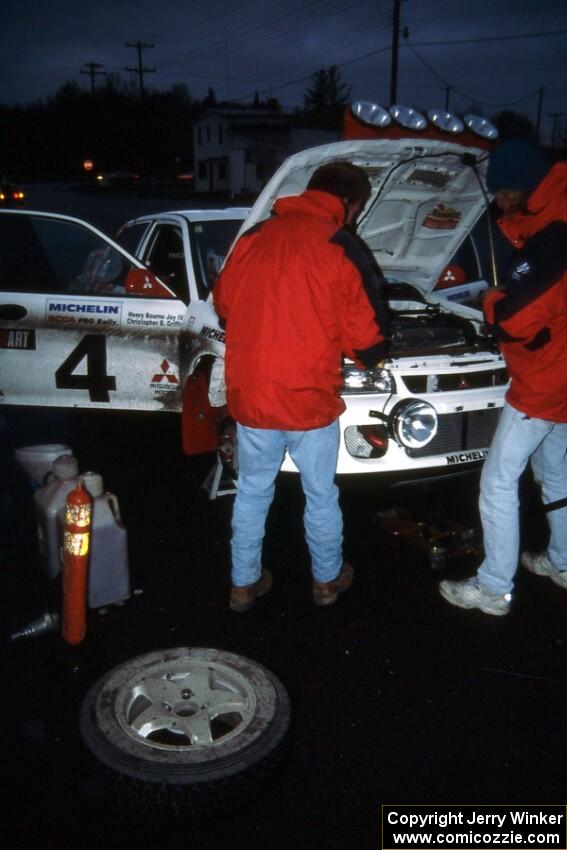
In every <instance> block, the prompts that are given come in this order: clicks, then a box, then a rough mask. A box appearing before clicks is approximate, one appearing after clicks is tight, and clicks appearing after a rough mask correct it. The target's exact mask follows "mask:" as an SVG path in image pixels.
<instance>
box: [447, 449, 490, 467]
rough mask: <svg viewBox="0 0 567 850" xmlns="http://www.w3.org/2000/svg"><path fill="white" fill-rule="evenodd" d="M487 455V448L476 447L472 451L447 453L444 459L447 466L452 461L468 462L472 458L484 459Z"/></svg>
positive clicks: (452, 462)
mask: <svg viewBox="0 0 567 850" xmlns="http://www.w3.org/2000/svg"><path fill="white" fill-rule="evenodd" d="M487 457H488V449H476V450H475V451H474V452H458V453H457V454H453V455H447V457H446V460H447V463H448V464H449V466H451V465H452V464H454V463H470V462H471V461H473V460H484V459H485V458H487Z"/></svg>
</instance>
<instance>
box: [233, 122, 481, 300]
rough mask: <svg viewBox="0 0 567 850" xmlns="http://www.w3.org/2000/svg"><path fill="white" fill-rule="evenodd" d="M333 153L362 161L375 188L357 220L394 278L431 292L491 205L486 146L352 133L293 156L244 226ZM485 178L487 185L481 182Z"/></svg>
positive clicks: (298, 187)
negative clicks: (361, 137) (363, 136)
mask: <svg viewBox="0 0 567 850" xmlns="http://www.w3.org/2000/svg"><path fill="white" fill-rule="evenodd" d="M335 159H346V160H348V161H350V162H352V163H354V164H355V165H359V166H360V167H361V168H364V170H365V171H366V173H367V174H368V177H369V178H370V181H371V184H372V195H371V197H370V200H369V201H368V204H367V205H366V207H365V209H364V211H363V213H362V214H361V216H360V218H359V222H358V233H359V235H360V236H361V237H362V238H363V239H364V240H365V242H366V243H367V244H368V246H369V247H370V249H371V250H372V252H373V253H374V256H375V257H376V260H377V262H378V264H379V265H380V267H381V269H382V271H383V272H384V275H385V276H386V278H387V279H388V280H389V281H403V282H407V283H412V284H414V285H415V286H417V287H418V288H419V289H420V290H421V291H422V292H423V293H424V294H427V293H429V292H431V291H432V290H433V289H434V287H435V285H436V284H437V282H438V280H439V276H440V274H441V272H442V271H443V270H444V269H445V267H446V266H447V265H448V264H449V262H450V260H451V258H452V257H453V255H454V253H455V251H456V249H457V248H458V247H459V245H460V243H461V242H462V241H463V240H464V239H465V237H466V235H467V234H468V233H469V232H470V230H471V229H472V227H473V226H474V224H475V223H476V221H477V220H478V219H479V218H480V216H481V215H482V213H483V211H484V209H485V207H486V199H485V194H484V191H485V190H484V175H485V172H486V166H487V162H488V154H487V151H486V150H481V149H479V148H476V147H464V146H463V145H462V144H456V143H455V142H454V141H451V140H450V139H448V140H447V141H446V142H445V141H438V140H435V139H426V138H411V139H407V138H404V139H379V140H374V139H370V140H353V141H345V142H335V143H332V144H328V145H321V146H320V147H316V148H310V149H309V150H306V151H301V152H300V153H297V154H295V155H294V156H291V157H289V159H287V160H286V161H285V162H284V163H283V164H282V165H281V166H280V168H279V169H278V170H277V171H276V173H275V174H274V176H273V177H272V178H271V180H270V181H269V182H268V184H267V185H266V187H265V188H264V189H263V191H262V192H261V194H260V195H259V197H258V199H257V200H256V203H255V204H254V206H253V207H252V210H251V213H250V215H249V217H248V218H247V219H246V222H245V223H244V225H243V227H242V232H244V231H246V230H248V229H249V228H250V227H252V226H253V225H254V224H256V223H257V222H259V221H262V220H264V219H266V218H268V217H269V215H270V211H271V209H272V206H273V203H274V201H275V200H276V198H279V197H282V196H285V195H297V194H300V193H301V192H303V191H304V189H305V187H306V185H307V183H308V181H309V178H310V177H311V174H312V173H313V171H315V169H316V168H318V167H319V166H321V165H324V164H325V163H327V162H331V161H332V160H335ZM481 183H482V185H481Z"/></svg>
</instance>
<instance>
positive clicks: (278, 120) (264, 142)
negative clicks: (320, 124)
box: [193, 107, 338, 197]
mask: <svg viewBox="0 0 567 850" xmlns="http://www.w3.org/2000/svg"><path fill="white" fill-rule="evenodd" d="M290 123H291V121H290V116H289V115H284V114H283V113H281V112H274V111H271V110H268V109H250V108H246V107H242V108H241V109H238V108H237V107H231V108H227V109H223V108H221V107H217V108H213V109H208V110H207V111H206V112H205V113H203V115H201V116H200V118H198V119H197V120H196V121H195V122H194V124H193V157H194V171H195V190H196V191H197V192H223V193H227V194H229V195H230V196H231V197H236V196H238V195H250V194H257V193H258V192H259V191H260V190H261V189H262V188H263V186H264V185H265V184H266V182H267V181H268V179H269V178H270V177H271V175H272V174H273V173H274V171H275V170H276V168H277V167H278V166H279V165H280V164H281V163H282V162H283V161H284V160H285V159H286V158H287V157H288V156H289V155H290V154H292V153H297V151H299V150H303V149H305V148H310V147H314V146H315V145H319V144H325V143H326V142H332V141H336V140H337V138H338V136H337V134H336V133H330V132H328V131H326V130H306V129H296V128H292V127H291V126H290Z"/></svg>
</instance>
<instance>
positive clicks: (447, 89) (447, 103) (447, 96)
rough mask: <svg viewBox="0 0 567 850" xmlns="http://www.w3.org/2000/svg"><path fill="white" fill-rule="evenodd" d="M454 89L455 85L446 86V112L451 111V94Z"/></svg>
mask: <svg viewBox="0 0 567 850" xmlns="http://www.w3.org/2000/svg"><path fill="white" fill-rule="evenodd" d="M452 89H453V86H445V112H448V111H449V96H450V94H451V91H452Z"/></svg>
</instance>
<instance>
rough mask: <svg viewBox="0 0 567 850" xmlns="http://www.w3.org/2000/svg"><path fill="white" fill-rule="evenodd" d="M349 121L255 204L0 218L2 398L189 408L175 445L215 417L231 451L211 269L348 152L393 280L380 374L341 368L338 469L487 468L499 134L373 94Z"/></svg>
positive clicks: (366, 227)
mask: <svg viewBox="0 0 567 850" xmlns="http://www.w3.org/2000/svg"><path fill="white" fill-rule="evenodd" d="M384 116H385V117H384ZM347 118H348V119H349V120H350V129H349V127H348V126H347V128H346V129H347V133H346V135H347V137H348V136H349V135H350V138H347V140H345V141H343V142H337V143H333V144H329V145H324V146H321V147H318V148H313V149H311V150H308V151H304V152H301V153H298V154H296V155H295V156H292V157H290V158H289V159H288V160H286V162H285V163H284V164H283V165H282V166H281V167H280V169H279V170H278V171H277V172H276V174H275V175H274V177H273V178H272V179H271V180H270V182H269V183H268V184H267V186H266V188H265V189H264V191H263V192H262V193H261V195H260V196H259V198H258V200H257V202H256V203H255V204H254V206H253V208H252V210H251V212H250V214H249V215H248V212H249V211H248V210H245V209H234V210H230V209H229V210H224V211H218V210H216V211H201V212H199V211H188V212H187V211H181V212H175V213H163V214H159V215H157V216H147V217H143V218H140V219H135V220H133V221H131V222H128V223H127V224H126V225H125V226H124V227H123V228H122V230H121V231H120V233H119V234H118V237H117V240H118V241H117V243H115V242H112V240H110V239H108V238H107V237H106V236H104V235H103V234H102V233H100V232H99V231H97V230H96V229H94V228H92V227H91V226H90V225H87V224H85V223H84V222H81V221H78V220H76V219H71V218H69V217H65V216H56V215H50V214H47V213H40V212H28V211H25V212H20V211H10V212H9V211H0V347H1V348H2V349H4V350H3V351H2V352H1V358H0V404H2V403H3V404H6V405H32V406H35V405H49V406H58V407H94V408H107V409H128V410H153V411H180V410H181V409H183V411H184V420H185V421H184V427H183V432H184V449H185V451H187V452H189V453H191V452H198V451H206V450H211V449H213V448H215V446H216V444H217V442H218V436H219V426H220V429H221V442H222V445H223V446H224V447H225V448H226V447H227V446H228V444H229V441H230V433H231V429H230V428H227V419H226V416H225V411H224V410H223V408H222V407H217V408H215V407H214V406H213V407H211V406H210V403H209V402H210V401H211V400H212V401H213V405H215V404H218V405H220V404H221V403H222V386H220V384H222V361H223V357H224V332H223V329H222V328H221V326H220V324H219V321H218V318H217V316H216V314H215V312H214V309H213V306H212V299H211V295H210V290H211V286H212V284H213V281H214V278H215V276H216V273H217V272H218V270H219V268H220V265H221V263H222V261H223V257H224V256H225V254H226V253H227V251H228V250H229V246H230V243H231V242H232V240H233V237H234V236H235V234H236V232H237V230H238V228H239V227H240V226H241V225H242V228H241V229H242V230H243V231H244V230H246V229H248V228H249V227H252V226H253V225H254V224H256V223H257V222H259V221H261V220H262V219H264V218H266V217H267V216H269V215H270V210H271V207H272V204H273V202H274V200H275V199H276V198H277V197H279V196H281V195H287V194H294V193H298V192H301V191H302V190H303V189H304V188H305V186H306V184H307V182H308V180H309V177H310V175H311V174H312V172H313V171H314V170H315V169H316V168H317V167H318V166H320V165H321V164H323V163H325V162H328V161H331V160H335V159H340V158H343V159H347V160H349V161H351V162H354V163H356V164H357V165H360V166H361V167H363V168H364V169H365V170H366V172H367V173H368V176H369V178H370V180H371V183H372V195H371V198H370V200H369V202H368V204H367V207H366V209H365V211H364V212H363V214H362V216H361V218H360V223H359V228H358V231H359V234H360V235H361V237H362V238H363V239H364V240H365V242H366V243H367V245H368V246H369V248H370V249H371V250H372V252H373V254H374V256H375V257H376V260H377V262H378V263H379V265H380V267H381V268H382V270H383V272H384V274H385V276H386V278H387V281H388V284H387V287H386V290H387V291H386V297H387V299H388V302H389V305H390V308H391V311H392V321H391V327H390V333H391V338H392V349H391V354H390V357H389V359H388V361H387V362H386V363H385V366H384V368H383V369H373V370H366V371H362V370H360V369H357V368H356V366H355V364H353V363H349V362H348V361H345V363H344V391H343V397H344V400H345V402H346V411H345V412H344V414H343V415H342V417H341V447H340V453H339V459H338V467H337V471H338V472H339V473H347V474H353V473H361V472H362V473H381V474H382V475H384V473H393V474H394V477H395V478H398V479H409V480H411V479H413V478H417V477H422V476H423V475H424V474H431V473H433V474H439V473H443V472H449V471H465V470H467V469H470V468H471V466H474V465H477V464H478V463H479V461H482V460H483V458H484V457H485V456H486V454H487V448H488V446H489V444H490V440H491V437H492V434H493V432H494V429H495V427H496V423H497V419H498V415H499V409H500V408H501V406H502V403H503V397H504V392H505V389H506V385H507V374H506V370H505V366H504V363H503V360H502V357H501V355H500V353H499V351H498V349H497V346H496V344H495V342H494V340H492V339H491V338H490V336H488V335H487V334H486V332H485V330H484V327H483V322H482V313H481V311H480V309H479V304H478V294H479V291H480V290H481V289H483V288H485V287H486V286H487V284H488V282H489V281H490V280H491V277H492V273H493V270H494V269H495V268H496V260H495V257H494V249H495V240H496V235H495V234H494V235H493V234H492V233H491V231H490V229H489V228H488V221H489V217H488V215H487V206H488V200H489V199H488V198H487V196H486V190H485V188H484V173H485V170H486V161H487V157H488V153H489V146H490V144H491V141H490V138H488V139H487V137H490V136H491V135H493V128H491V127H490V125H488V124H487V122H484V121H482V119H475V120H474V121H473V120H472V119H471V121H470V124H471V126H470V128H468V127H467V128H465V127H464V126H463V125H459V123H458V122H455V123H452V122H453V119H452V118H451V116H448V115H446V114H444V113H438V114H435V115H432V120H431V121H429V122H428V121H426V120H425V119H423V118H421V116H417V117H416V113H414V112H413V110H405V111H404V110H400V109H399V108H397V107H396V108H392V110H390V112H389V113H386V112H385V110H381V109H380V108H379V107H374V106H373V105H371V104H367V103H364V104H357V105H355V106H354V107H353V108H352V110H351V111H350V112H349V113H348V115H347ZM420 121H421V122H423V123H421V124H420ZM404 122H405V123H407V124H410V125H412V124H413V126H409V127H404V126H403V124H404ZM439 124H441V126H436V125H439ZM219 390H220V391H219ZM184 402H185V403H184ZM227 454H230V447H229V446H228V452H227V453H225V454H224V455H223V454H221V455H219V457H224V458H225V459H226V457H227ZM283 468H284V469H293V465H292V463H291V461H290V460H289V459H288V458H286V460H285V461H284V467H283Z"/></svg>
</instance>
